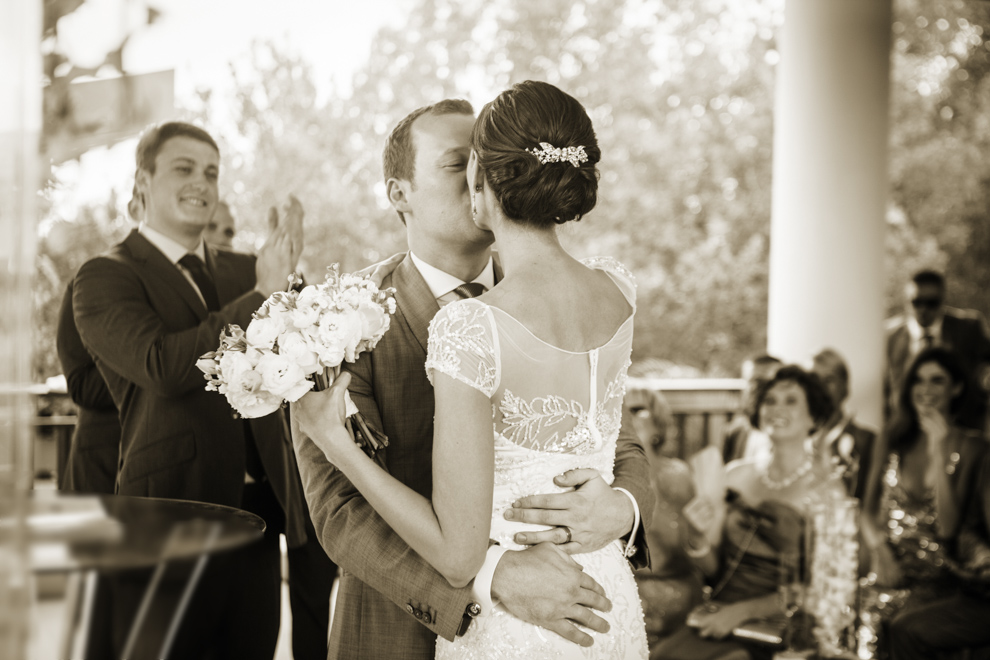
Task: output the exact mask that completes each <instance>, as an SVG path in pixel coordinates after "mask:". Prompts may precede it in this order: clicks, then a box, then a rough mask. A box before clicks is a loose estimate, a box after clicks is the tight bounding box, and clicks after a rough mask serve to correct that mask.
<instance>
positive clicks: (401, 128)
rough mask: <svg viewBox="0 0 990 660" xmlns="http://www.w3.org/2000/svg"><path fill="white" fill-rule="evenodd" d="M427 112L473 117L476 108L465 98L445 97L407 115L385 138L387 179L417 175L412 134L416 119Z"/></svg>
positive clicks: (384, 151) (383, 158) (384, 158)
mask: <svg viewBox="0 0 990 660" xmlns="http://www.w3.org/2000/svg"><path fill="white" fill-rule="evenodd" d="M425 114H430V115H471V116H472V117H473V116H474V108H472V107H471V104H470V103H469V102H467V101H465V100H463V99H444V100H443V101H440V102H439V103H434V104H433V105H427V106H423V107H422V108H417V109H416V110H413V111H412V112H410V113H409V114H408V115H406V116H405V117H404V118H403V119H402V121H400V122H399V123H398V124H396V125H395V128H393V129H392V132H391V133H389V135H388V137H387V138H385V149H384V150H383V151H382V170H383V171H384V173H385V181H388V180H389V179H404V180H406V181H412V180H413V178H414V177H415V176H416V147H415V145H414V144H413V141H412V136H411V133H412V125H413V122H414V121H416V120H417V119H419V118H420V117H422V116H423V115H425Z"/></svg>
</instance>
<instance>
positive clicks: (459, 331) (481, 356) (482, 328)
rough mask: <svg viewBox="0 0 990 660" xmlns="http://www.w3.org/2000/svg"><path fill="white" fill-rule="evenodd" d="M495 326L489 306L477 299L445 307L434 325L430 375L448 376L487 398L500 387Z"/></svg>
mask: <svg viewBox="0 0 990 660" xmlns="http://www.w3.org/2000/svg"><path fill="white" fill-rule="evenodd" d="M494 332H495V329H494V324H493V323H492V319H491V313H490V312H489V310H488V307H487V306H485V305H482V304H479V303H478V302H477V301H473V300H459V301H457V302H453V303H450V304H449V305H447V306H445V307H444V308H443V309H442V310H440V312H438V313H437V315H436V316H434V317H433V320H432V321H431V322H430V339H429V344H428V345H427V357H426V375H427V377H428V378H429V379H430V384H433V371H434V370H435V371H439V372H440V373H444V374H447V375H448V376H450V377H451V378H454V379H456V380H459V381H461V382H462V383H464V384H466V385H468V386H469V387H472V388H474V389H476V390H478V391H480V392H482V393H483V394H484V395H485V396H488V397H491V395H492V393H493V392H494V391H495V388H496V387H497V386H498V379H499V371H498V362H497V358H496V356H495V352H496V351H495V336H494Z"/></svg>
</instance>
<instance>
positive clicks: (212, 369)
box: [196, 357, 218, 376]
mask: <svg viewBox="0 0 990 660" xmlns="http://www.w3.org/2000/svg"><path fill="white" fill-rule="evenodd" d="M196 368H198V369H199V370H200V371H202V372H203V373H204V374H206V375H207V376H216V375H217V373H218V372H217V361H216V360H215V359H214V358H211V357H209V358H207V357H201V358H199V359H198V360H196Z"/></svg>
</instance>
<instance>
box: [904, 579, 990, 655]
mask: <svg viewBox="0 0 990 660" xmlns="http://www.w3.org/2000/svg"><path fill="white" fill-rule="evenodd" d="M887 633H888V635H889V641H888V644H889V648H890V657H891V660H913V659H917V660H933V659H934V658H938V657H939V656H940V654H942V653H946V652H950V651H957V650H962V649H970V648H978V647H982V646H986V645H990V600H988V599H983V598H979V597H976V596H970V595H967V594H964V593H959V594H956V595H954V596H949V597H947V598H940V599H938V600H934V601H929V602H926V603H923V604H918V605H913V606H908V608H907V609H906V610H904V611H903V612H901V613H900V614H898V615H897V616H896V617H894V619H893V620H892V621H891V622H890V623H889V624H888V628H887ZM981 657H982V656H981Z"/></svg>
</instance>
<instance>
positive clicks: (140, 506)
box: [28, 492, 265, 573]
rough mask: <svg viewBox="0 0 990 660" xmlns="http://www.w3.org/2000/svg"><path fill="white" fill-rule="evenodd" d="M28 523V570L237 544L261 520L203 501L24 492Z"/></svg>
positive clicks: (183, 554)
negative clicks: (27, 494) (29, 494)
mask: <svg viewBox="0 0 990 660" xmlns="http://www.w3.org/2000/svg"><path fill="white" fill-rule="evenodd" d="M28 530H29V537H30V539H31V542H30V549H31V568H32V570H34V571H35V572H39V573H41V572H61V571H73V570H82V569H97V570H100V571H118V570H130V569H136V568H148V567H152V566H154V565H156V564H157V563H158V562H160V561H163V560H165V561H172V560H182V559H192V558H195V557H199V556H200V555H203V554H215V553H219V552H225V551H228V550H233V549H235V548H239V547H241V546H244V545H247V544H249V543H252V542H254V541H256V540H258V539H260V538H261V536H262V535H263V534H264V531H265V521H264V520H262V519H261V518H260V517H259V516H256V515H254V514H253V513H248V512H247V511H241V510H240V509H235V508H233V507H229V506H221V505H219V504H210V503H207V502H192V501H188V500H172V499H164V498H157V497H133V496H129V495H83V494H76V493H64V492H44V493H35V496H34V497H32V498H31V509H30V514H29V516H28Z"/></svg>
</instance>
